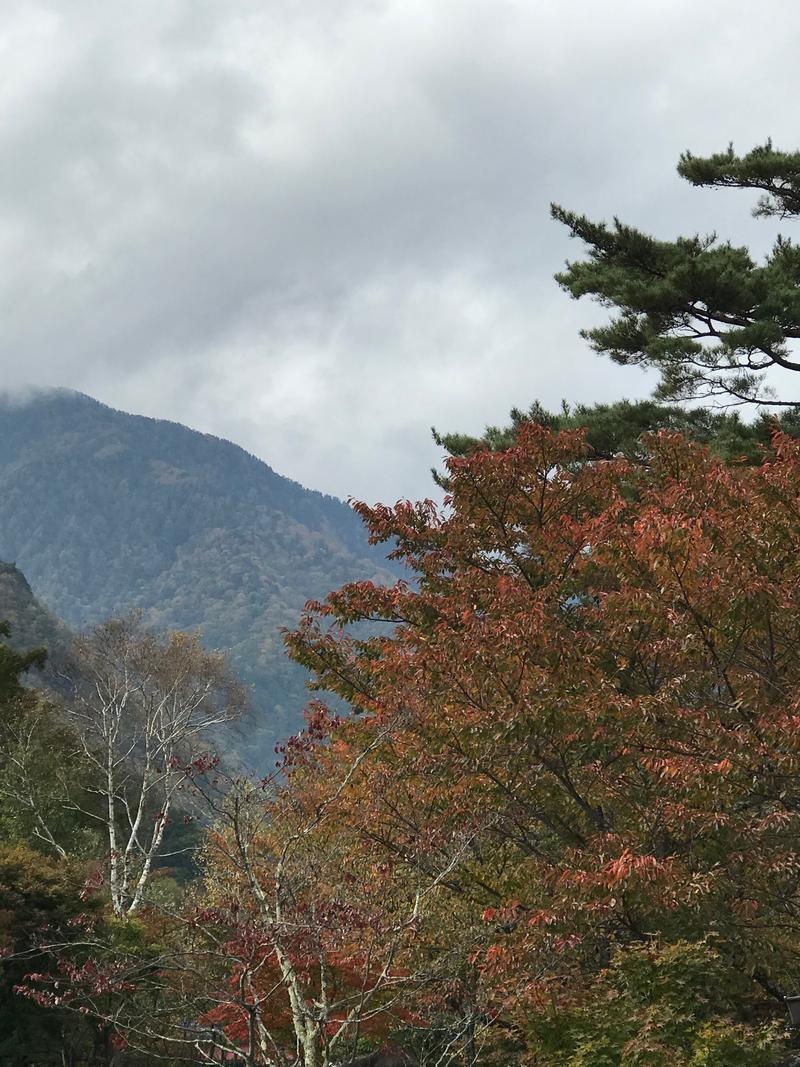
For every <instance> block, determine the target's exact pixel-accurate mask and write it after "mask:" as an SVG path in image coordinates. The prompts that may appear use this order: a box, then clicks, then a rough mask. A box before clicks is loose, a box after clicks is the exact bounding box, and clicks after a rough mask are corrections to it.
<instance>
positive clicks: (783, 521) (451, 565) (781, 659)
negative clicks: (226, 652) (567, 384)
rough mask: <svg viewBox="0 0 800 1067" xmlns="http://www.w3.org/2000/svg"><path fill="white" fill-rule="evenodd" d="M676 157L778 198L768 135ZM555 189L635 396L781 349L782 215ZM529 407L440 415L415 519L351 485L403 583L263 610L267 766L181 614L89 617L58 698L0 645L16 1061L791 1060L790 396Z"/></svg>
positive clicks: (798, 925)
mask: <svg viewBox="0 0 800 1067" xmlns="http://www.w3.org/2000/svg"><path fill="white" fill-rule="evenodd" d="M681 168H682V170H683V172H684V173H685V175H686V176H687V177H689V178H690V180H692V181H694V182H696V183H701V182H702V183H709V184H716V185H740V186H745V187H750V186H754V187H757V188H759V189H761V190H762V191H763V193H764V195H765V196H766V198H767V199H766V200H764V201H762V203H761V207H760V209H759V210H760V211H761V212H762V213H767V212H771V211H772V212H782V213H784V214H786V213H789V212H790V211H791V212H795V208H796V207H797V206H798V204H800V157H798V156H786V155H781V154H779V153H776V152H774V151H773V150H772V148H771V146H766V147H765V148H762V149H759V150H756V151H755V152H754V153H751V154H750V155H748V156H745V157H742V158H739V157H736V156H735V155H734V154H733V152H732V151H731V152H729V153H724V154H723V155H721V156H715V157H712V158H711V159H710V160H705V161H703V160H697V159H694V158H692V157H689V156H687V157H685V158H684V160H683V161H682V163H681ZM793 198H794V199H793ZM557 213H558V214H560V215H561V216H563V217H564V218H565V220H566V221H568V222H569V223H570V225H572V226H573V228H574V229H575V232H576V233H578V234H579V235H580V236H582V237H583V238H584V239H585V240H587V241H589V243H590V257H589V260H588V261H587V262H586V263H584V264H579V265H575V266H572V267H570V268H569V270H568V271H567V273H566V274H565V275H564V276H563V282H564V284H568V285H569V286H571V287H572V289H573V291H574V292H575V294H576V295H580V294H581V293H582V292H588V293H593V294H595V295H599V296H600V297H601V298H602V299H603V300H604V301H605V302H607V303H612V304H615V305H616V306H617V307H619V308H620V309H621V310H620V316H621V317H620V318H618V319H617V320H615V324H614V325H613V327H609V330H608V331H606V332H603V331H595V333H594V334H593V335H592V336H593V342H594V343H595V345H596V347H598V348H603V347H604V346H605V349H606V350H609V351H611V352H612V355H614V356H615V358H619V359H621V360H623V361H625V362H640V363H641V362H648V363H650V364H652V365H657V364H659V361H661V362H660V364H659V365H660V366H661V369H662V371H663V372H664V380H663V383H662V394H663V395H664V396H667V395H673V394H677V393H680V395H681V396H682V397H688V396H695V397H696V396H700V395H703V394H704V393H708V392H709V391H710V392H714V391H719V390H723V391H725V390H727V394H726V395H728V396H729V397H733V398H739V397H746V398H747V399H754V398H756V399H763V398H764V393H763V383H762V382H760V380H759V379H758V375H759V374H760V373H761V372H762V371H764V370H766V369H767V368H768V367H769V366H771V365H776V364H777V365H780V366H782V367H788V368H789V369H796V368H795V366H794V362H793V356H792V353H791V343H792V340H793V338H795V337H796V336H797V334H798V332H800V325H798V322H797V321H796V320H797V319H798V318H800V298H798V295H797V294H798V293H800V284H799V283H800V265H798V266H795V257H794V253H793V252H792V251H791V250H787V249H790V248H791V246H789V245H788V243H787V242H785V241H783V242H779V243H778V245H776V249H775V251H774V253H773V256H772V257H771V259H769V260H768V262H767V264H766V265H765V266H764V267H756V266H755V265H753V264H752V263H750V264H749V265H748V261H747V260H745V259H744V258H743V257H742V256H741V255H740V254H738V251H740V250H738V251H737V250H735V249H731V248H730V246H721V247H716V246H714V245H713V244H712V243H711V242H708V241H706V242H703V241H698V240H695V241H691V240H681V241H678V242H675V243H674V244H666V243H663V242H654V241H652V240H651V239H649V238H646V237H645V236H644V235H641V234H638V233H636V232H635V231H631V230H629V229H627V228H625V227H624V226H622V224H617V225H616V227H615V228H613V229H609V228H607V227H603V226H600V227H598V226H593V225H592V224H589V223H588V222H587V220H582V219H578V218H577V217H574V216H567V214H566V213H563V212H561V211H560V209H557ZM795 213H796V212H795ZM737 272H738V273H737ZM793 316H794V317H793ZM778 332H780V337H778V336H777V333H778ZM623 342H624V343H623ZM637 346H638V347H637ZM778 403H779V406H780V402H778ZM530 414H531V417H528V418H525V417H522V416H521V415H517V416H516V417H515V418H514V420H513V425H512V427H511V428H509V430H507V431H499V430H497V431H488V432H487V435H486V437H485V439H483V440H482V441H469V440H467V439H464V438H459V437H452V438H447V439H443V440H444V441H445V443H446V444H447V446H448V448H449V451H450V455H449V458H448V459H447V461H446V465H445V470H444V471H443V472H440V475H439V477H440V481H441V482H442V484H443V485H444V486H446V490H447V494H448V495H447V499H446V501H445V504H444V506H443V507H442V508H438V507H437V506H436V505H434V504H433V503H431V502H430V501H427V502H422V503H416V504H414V503H409V502H405V503H401V504H398V505H397V506H396V507H394V508H388V507H383V506H376V507H368V506H366V505H357V509H358V511H359V512H360V514H361V516H362V518H363V519H364V521H365V523H366V525H367V526H368V528H369V530H370V533H371V536H372V538H373V540H374V541H375V542H377V543H386V544H388V545H390V546H391V548H392V552H393V554H394V556H395V558H397V559H398V560H400V561H402V562H403V563H404V564H405V565H406V567H407V569H408V579H407V580H406V581H400V582H398V583H396V584H395V585H393V586H391V587H385V586H380V585H377V584H373V583H371V582H358V583H353V584H349V585H346V586H344V587H342V588H341V589H339V590H337V591H335V592H333V593H331V594H330V595H329V596H328V597H327V598H326V599H325V600H324V601H322V602H320V603H314V604H311V605H309V606H308V608H307V610H306V613H305V615H304V616H303V618H302V620H301V621H300V624H299V626H298V628H297V629H296V630H295V631H294V632H292V633H290V634H287V635H286V643H287V647H288V651H289V654H290V655H291V657H292V658H293V659H294V660H296V661H298V662H300V663H301V664H303V665H304V666H305V667H306V668H307V669H308V671H309V672H310V677H311V684H312V686H313V687H315V688H316V689H317V690H318V692H319V694H320V699H319V700H317V701H313V702H312V703H311V705H310V706H309V709H308V712H307V719H306V727H305V729H304V730H303V731H301V732H300V733H299V734H297V735H296V736H295V737H293V738H290V739H288V740H287V741H286V742H285V743H284V744H283V745H281V746H280V747H279V750H278V753H277V757H278V758H277V761H276V764H277V765H276V767H275V769H274V772H273V773H272V774H270V775H268V776H267V777H265V778H262V779H258V780H252V779H249V778H247V777H244V776H241V775H237V774H236V773H235V772H234V771H232V770H231V769H230V768H226V767H225V765H224V760H223V761H220V759H219V758H218V757H217V756H216V755H214V754H213V753H212V752H210V751H208V744H207V741H208V737H209V734H208V731H209V729H210V728H211V727H212V726H213V725H215V724H216V723H217V722H218V721H220V720H221V719H225V718H228V717H229V716H233V715H235V714H237V712H238V710H239V708H240V706H241V704H242V694H241V691H240V690H239V688H238V686H237V684H236V683H235V681H234V680H233V679H232V678H231V677H230V675H229V672H228V670H227V667H226V665H225V663H224V661H223V660H222V658H221V657H219V656H216V655H214V654H209V653H207V652H205V651H204V650H203V649H202V648H201V646H200V645H199V643H198V642H197V641H196V640H195V639H194V638H192V637H190V636H186V635H181V634H171V635H167V636H165V637H160V636H157V635H154V634H152V633H150V632H148V631H147V630H146V629H144V628H143V627H141V625H140V624H139V623H138V621H137V620H136V619H135V618H134V619H128V620H116V621H113V622H111V623H108V624H106V625H104V626H102V627H99V628H98V629H96V630H95V631H94V632H93V633H92V634H90V635H88V636H87V637H85V638H84V639H82V641H81V642H80V643H79V645H78V646H77V648H76V654H75V658H74V661H73V666H72V667H71V668H70V670H69V672H68V674H69V677H68V681H69V687H68V688H67V689H65V695H63V696H62V698H61V701H60V706H59V707H57V708H56V707H53V706H51V705H50V704H49V703H48V702H47V701H46V700H45V698H44V697H42V696H41V695H39V694H37V693H35V692H33V691H32V690H29V689H26V688H24V687H23V686H22V685H21V679H22V678H23V677H24V674H25V671H26V669H27V668H28V667H29V666H31V665H32V664H33V663H35V662H36V661H37V660H38V658H39V656H38V654H37V653H35V652H33V653H31V654H30V655H29V656H27V657H26V656H23V655H21V654H19V653H13V652H11V651H10V649H8V648H7V646H0V702H1V703H2V709H3V718H2V721H3V730H4V733H3V738H2V772H3V774H2V781H3V783H4V785H3V789H2V791H0V797H1V798H2V803H0V817H1V818H2V822H1V823H0V825H1V826H2V831H3V838H4V843H3V845H2V847H0V901H2V903H0V921H1V922H2V927H1V928H0V930H1V932H2V935H3V937H4V938H5V942H6V959H5V960H4V962H3V971H2V975H3V986H2V990H1V991H0V993H1V994H2V1004H0V1011H2V1012H4V1013H5V1017H6V1018H7V1019H8V1026H7V1028H6V1029H5V1030H3V1031H2V1032H3V1033H4V1034H12V1035H13V1037H10V1038H5V1040H6V1042H7V1044H6V1047H5V1048H3V1046H2V1044H0V1053H2V1054H3V1055H5V1056H6V1059H7V1061H8V1062H9V1063H15V1064H16V1063H18V1064H21V1065H22V1064H43V1065H44V1064H50V1063H53V1064H55V1063H62V1064H72V1065H73V1067H77V1065H79V1064H92V1065H94V1064H112V1063H113V1064H119V1065H122V1064H126V1065H128V1064H130V1065H139V1064H148V1065H149V1064H151V1063H156V1062H164V1061H165V1060H167V1061H170V1060H171V1061H172V1062H173V1063H180V1062H189V1063H207V1062H231V1063H241V1064H246V1065H247V1067H266V1065H280V1067H288V1065H290V1064H292V1065H295V1064H296V1065H299V1067H328V1065H330V1064H341V1063H347V1062H349V1061H351V1060H353V1059H354V1058H358V1057H363V1058H362V1059H357V1062H358V1063H359V1064H360V1065H361V1064H363V1065H366V1064H370V1065H373V1064H374V1065H376V1067H379V1065H380V1062H381V1061H380V1058H379V1056H378V1051H379V1050H381V1049H384V1050H387V1051H386V1055H385V1056H384V1060H383V1063H384V1065H387V1064H391V1065H392V1067H397V1065H399V1064H404V1065H405V1064H412V1063H414V1064H420V1065H424V1067H428V1065H430V1067H432V1065H434V1064H435V1065H443V1067H444V1065H447V1067H455V1065H459V1067H477V1065H486V1067H507V1065H519V1067H528V1065H541V1067H590V1065H591V1067H642V1065H648V1067H662V1065H663V1067H666V1065H668V1064H669V1065H670V1067H736V1065H742V1067H744V1065H745V1064H746V1065H748V1067H789V1065H790V1064H791V1063H793V1062H794V1061H795V1059H796V1051H795V1052H793V1051H792V1048H793V1044H795V1039H794V1037H793V1034H792V1032H790V1031H789V1030H788V1029H787V1025H786V1003H785V999H786V998H787V997H791V996H793V995H795V994H798V993H800V850H798V847H797V841H798V834H799V832H800V731H798V726H800V706H799V703H798V700H799V698H798V693H800V650H799V648H798V642H797V633H798V630H799V629H800V441H798V439H797V436H796V434H795V432H794V430H795V422H794V414H793V413H792V412H791V411H790V412H789V414H786V415H783V416H781V417H780V418H779V419H778V420H777V421H775V420H770V419H765V420H763V421H762V422H756V423H748V422H746V421H740V420H738V419H736V418H734V417H732V416H731V415H729V414H728V415H719V414H715V413H713V412H708V411H700V410H698V411H692V412H689V413H686V412H684V411H683V409H681V408H678V407H674V406H670V407H667V408H663V407H661V406H658V405H655V406H653V405H650V406H648V405H647V404H645V405H627V406H626V405H616V406H611V407H605V408H595V409H578V410H577V411H572V410H569V409H566V410H565V411H564V412H563V413H562V414H561V415H553V414H548V413H547V412H544V411H542V409H540V408H534V410H533V411H532V413H530ZM676 422H677V423H678V425H675V423H676ZM646 431H655V432H646ZM367 624H368V629H366V628H365V627H366V626H367ZM365 634H366V635H367V636H365ZM331 693H332V694H333V695H334V698H335V701H332V700H329V699H328V698H327V697H325V694H331ZM323 697H324V699H323ZM11 1042H14V1043H13V1044H12V1043H11ZM391 1050H393V1051H391ZM373 1053H374V1055H373Z"/></svg>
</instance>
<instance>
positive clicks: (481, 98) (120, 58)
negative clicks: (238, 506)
mask: <svg viewBox="0 0 800 1067" xmlns="http://www.w3.org/2000/svg"><path fill="white" fill-rule="evenodd" d="M799 52H800V4H798V3H797V0H760V2H758V3H756V2H742V0H646V2H644V0H632V2H627V0H605V2H602V3H600V2H598V0H427V2H420V0H391V2H390V0H253V2H251V0H135V2H134V3H131V2H130V0H125V2H121V0H91V2H90V0H60V2H57V0H51V2H41V3H39V2H37V0H24V2H23V0H13V2H8V0H0V369H1V370H2V382H3V383H4V384H5V385H6V386H11V387H12V388H16V387H19V386H23V385H25V384H26V383H34V384H38V385H53V386H68V387H71V388H74V389H79V390H82V391H83V392H87V393H89V394H91V395H92V396H95V397H97V398H98V399H100V400H103V401H105V402H106V403H109V404H111V405H113V406H115V407H121V408H123V409H125V410H128V411H133V412H137V413H141V414H146V415H154V416H159V417H165V418H170V419H175V420H177V421H179V422H183V423H186V424H188V425H189V426H193V427H195V428H197V429H201V430H204V431H208V432H211V433H215V434H218V435H220V436H223V437H228V438H230V439H231V440H233V441H236V442H237V443H239V444H241V445H243V446H245V447H246V448H247V449H249V450H250V451H252V452H254V453H256V454H257V455H258V456H260V457H262V458H263V459H265V460H266V461H267V462H268V463H269V464H270V465H271V466H272V467H274V468H275V469H276V470H277V471H279V472H280V473H282V474H286V475H289V476H291V477H293V478H296V479H297V480H298V481H300V482H302V483H303V484H305V485H307V486H310V487H312V488H317V489H322V490H325V491H327V492H331V493H335V494H337V495H339V496H348V495H351V494H352V495H355V496H358V497H363V498H367V499H370V500H374V499H383V500H386V501H393V500H395V499H396V498H398V497H400V496H412V497H417V496H424V495H430V494H431V492H432V488H431V485H430V480H429V476H428V470H429V468H430V466H431V464H432V463H434V462H435V461H436V457H437V451H436V449H435V447H434V446H433V444H432V442H431V440H430V432H429V428H430V426H431V425H435V426H436V427H437V428H438V429H441V430H465V431H473V432H477V431H479V430H480V429H481V428H482V427H483V426H484V425H485V424H486V423H497V422H504V421H505V419H506V415H507V412H508V410H509V408H511V407H512V406H513V405H517V406H527V405H528V404H529V403H530V402H531V401H532V400H534V399H535V398H539V399H540V400H542V401H543V402H544V403H546V404H548V405H558V403H559V402H560V400H561V398H562V397H565V398H567V399H569V400H572V401H594V400H611V399H615V398H618V397H620V396H630V397H634V396H642V395H646V394H647V393H648V392H649V389H650V388H651V384H652V383H651V382H649V381H648V380H647V379H646V377H645V376H644V375H643V374H642V373H641V372H640V371H638V370H636V369H635V368H631V369H628V368H624V369H623V368H617V367H614V366H612V365H611V364H610V363H609V362H608V361H606V360H602V359H600V358H599V357H597V356H595V355H593V354H592V353H591V352H590V351H589V350H588V348H587V346H586V345H585V343H584V342H583V341H582V340H581V339H580V337H579V336H578V331H579V329H580V327H581V326H585V325H587V324H590V323H591V322H592V321H596V320H597V318H598V316H599V315H601V314H602V313H601V312H600V311H599V310H597V309H594V308H593V307H592V306H591V305H588V304H585V303H583V302H581V303H575V302H573V301H571V300H570V299H569V298H568V297H567V296H565V295H564V294H563V293H562V292H561V291H560V290H559V289H558V287H557V286H556V284H555V283H554V282H553V280H552V275H553V273H554V271H556V270H557V269H559V267H560V265H561V264H562V262H563V261H564V259H565V258H566V257H567V256H569V255H572V256H576V255H578V254H579V251H580V249H579V246H576V245H575V244H570V242H569V240H568V239H567V237H566V235H565V233H564V232H562V230H561V228H560V227H559V226H557V225H556V224H555V223H553V222H551V221H550V219H549V216H548V204H549V202H550V201H551V200H554V199H555V200H558V201H560V202H561V203H563V204H565V205H566V206H569V207H573V208H577V209H580V210H584V211H586V212H587V213H590V214H593V215H595V216H598V217H606V218H607V217H609V216H611V215H612V214H614V213H617V214H619V215H621V216H622V217H624V218H625V219H626V220H627V221H631V222H634V223H638V224H640V225H642V226H645V227H647V228H649V229H652V230H654V231H656V232H657V233H659V234H661V235H663V236H674V235H675V233H676V232H678V231H679V230H682V231H687V230H693V229H700V230H703V231H707V230H710V229H718V230H719V231H720V232H721V233H723V234H724V235H725V236H728V235H730V236H733V237H734V238H736V239H741V240H746V241H751V242H752V241H754V240H755V241H761V242H766V240H767V238H770V237H771V236H772V234H771V232H770V231H769V227H768V225H767V224H765V223H763V222H761V223H759V222H755V221H753V220H750V219H749V218H748V211H749V207H750V206H751V199H752V198H751V197H749V196H747V195H746V194H738V193H735V194H731V193H721V192H707V191H697V190H693V189H692V188H691V187H690V186H688V185H687V184H686V183H684V182H682V181H681V180H680V179H679V178H678V177H677V176H676V174H675V169H674V168H675V163H676V161H677V158H678V155H679V154H680V152H681V151H682V150H683V149H685V148H690V149H691V150H692V151H695V152H696V153H701V154H704V153H707V152H711V151H715V150H718V149H722V148H724V147H725V146H726V145H727V143H728V142H729V141H731V140H732V141H734V142H735V144H736V146H737V148H741V149H742V150H745V149H747V148H750V147H752V145H753V144H755V143H759V142H761V141H763V140H764V139H765V138H766V137H767V136H770V135H771V136H772V138H773V140H774V141H775V142H776V144H777V145H778V146H779V147H784V148H796V147H800V129H799V128H798V127H799V126H800V120H798V98H799V97H800V67H799V66H798V63H797V56H798V54H799Z"/></svg>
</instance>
